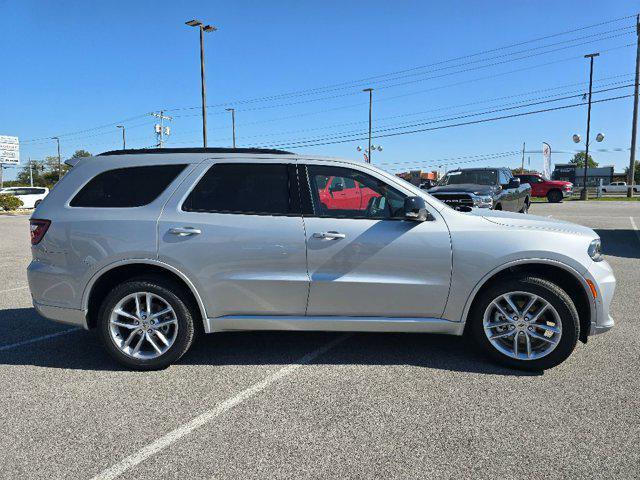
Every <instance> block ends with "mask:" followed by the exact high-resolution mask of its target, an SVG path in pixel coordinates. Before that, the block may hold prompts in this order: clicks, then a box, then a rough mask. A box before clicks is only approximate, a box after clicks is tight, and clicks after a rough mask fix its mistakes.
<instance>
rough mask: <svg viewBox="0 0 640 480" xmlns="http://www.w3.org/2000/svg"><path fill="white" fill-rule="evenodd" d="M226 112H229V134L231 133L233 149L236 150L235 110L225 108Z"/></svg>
mask: <svg viewBox="0 0 640 480" xmlns="http://www.w3.org/2000/svg"><path fill="white" fill-rule="evenodd" d="M225 110H226V111H227V112H231V132H232V133H233V148H236V109H235V108H226V109H225Z"/></svg>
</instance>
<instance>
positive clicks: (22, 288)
mask: <svg viewBox="0 0 640 480" xmlns="http://www.w3.org/2000/svg"><path fill="white" fill-rule="evenodd" d="M25 288H29V285H25V286H24V287H16V288H10V289H8V290H0V293H7V292H16V291H18V290H24V289H25Z"/></svg>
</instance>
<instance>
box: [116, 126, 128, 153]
mask: <svg viewBox="0 0 640 480" xmlns="http://www.w3.org/2000/svg"><path fill="white" fill-rule="evenodd" d="M116 128H121V129H122V149H123V150H126V149H127V136H126V131H127V127H125V126H124V125H116Z"/></svg>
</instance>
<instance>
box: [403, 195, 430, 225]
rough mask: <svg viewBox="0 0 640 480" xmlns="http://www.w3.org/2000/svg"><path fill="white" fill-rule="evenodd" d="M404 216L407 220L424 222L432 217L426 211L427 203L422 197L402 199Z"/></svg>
mask: <svg viewBox="0 0 640 480" xmlns="http://www.w3.org/2000/svg"><path fill="white" fill-rule="evenodd" d="M404 216H405V218H406V219H407V220H413V221H416V222H424V221H426V220H431V219H432V218H433V217H431V215H430V214H429V211H428V210H427V202H425V201H424V198H422V197H407V198H405V199H404Z"/></svg>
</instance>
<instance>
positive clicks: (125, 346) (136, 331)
mask: <svg viewBox="0 0 640 480" xmlns="http://www.w3.org/2000/svg"><path fill="white" fill-rule="evenodd" d="M137 333H140V331H139V330H134V331H133V332H131V333H130V334H129V336H128V337H127V339H126V340H125V342H124V345H123V347H124V348H127V347H128V346H129V345H130V344H131V340H133V338H134V337H135V336H136V334H137Z"/></svg>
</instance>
